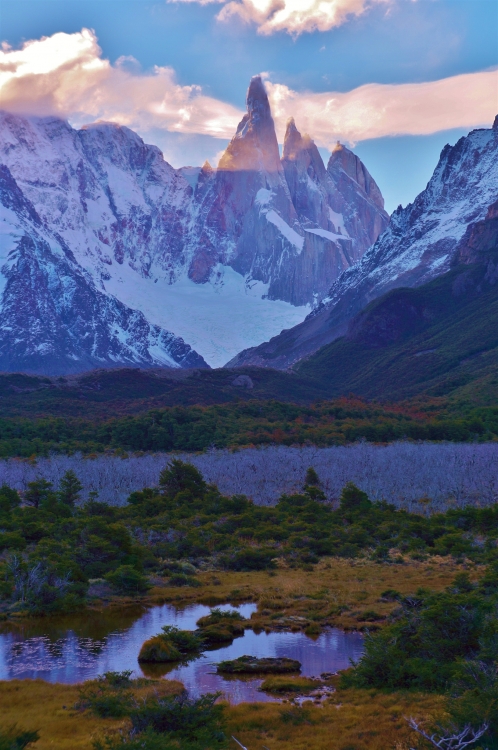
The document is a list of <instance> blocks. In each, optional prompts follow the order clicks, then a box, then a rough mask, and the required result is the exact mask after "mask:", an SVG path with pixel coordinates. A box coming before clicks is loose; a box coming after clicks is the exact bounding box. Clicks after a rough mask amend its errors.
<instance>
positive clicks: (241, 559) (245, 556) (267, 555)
mask: <svg viewBox="0 0 498 750" xmlns="http://www.w3.org/2000/svg"><path fill="white" fill-rule="evenodd" d="M274 557H275V551H274V550H263V549H254V548H252V547H249V548H246V549H241V550H239V551H238V552H235V553H232V554H230V555H224V556H223V557H222V558H221V560H220V562H221V564H222V565H223V567H225V568H227V569H228V570H241V571H249V570H268V569H272V568H275V562H274V560H273V558H274Z"/></svg>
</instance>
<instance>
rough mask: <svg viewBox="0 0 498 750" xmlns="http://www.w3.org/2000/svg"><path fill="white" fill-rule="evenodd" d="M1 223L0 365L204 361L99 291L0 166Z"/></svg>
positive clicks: (49, 370) (61, 369)
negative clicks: (0, 298)
mask: <svg viewBox="0 0 498 750" xmlns="http://www.w3.org/2000/svg"><path fill="white" fill-rule="evenodd" d="M0 227H1V234H0V237H1V239H0V255H1V264H2V265H1V267H0V289H1V292H2V307H1V317H0V369H1V370H6V371H9V370H22V371H25V372H38V373H44V374H60V373H68V372H79V371H82V370H87V369H91V368H94V367H102V366H113V365H115V364H122V363H126V364H129V365H140V366H142V367H147V366H149V367H150V366H157V365H165V366H168V367H206V363H205V362H204V360H203V359H202V357H200V356H199V355H198V354H197V353H196V352H195V351H193V350H192V349H191V347H190V346H188V345H187V344H185V342H184V341H183V340H182V339H181V338H179V337H177V336H175V335H174V334H172V333H170V332H169V331H167V330H164V329H163V328H161V327H159V326H156V325H152V324H151V323H149V322H148V321H147V320H146V318H145V317H144V315H143V314H142V313H140V312H138V311H137V310H132V309H130V308H128V307H126V306H125V305H123V304H122V303H120V302H119V301H118V300H117V299H116V298H114V297H111V296H108V295H106V294H105V293H103V292H102V291H100V290H99V289H98V288H97V287H96V286H95V284H94V283H93V281H92V279H91V277H90V276H89V275H88V274H87V273H86V272H85V271H84V270H83V269H82V268H81V266H80V265H79V264H77V263H76V262H75V259H74V256H73V255H72V253H71V251H70V249H69V248H68V247H67V245H66V244H65V243H64V241H63V240H60V239H58V238H57V237H56V236H55V235H53V234H52V233H51V232H50V231H49V230H48V229H47V227H46V226H45V225H44V223H43V222H42V220H41V218H40V217H39V215H38V214H37V212H36V211H35V209H34V207H33V205H32V204H31V203H30V202H29V201H28V200H27V199H26V197H25V196H24V194H23V192H22V191H21V189H20V188H19V186H18V185H17V184H16V181H15V180H14V179H13V177H12V175H11V174H10V171H9V170H8V168H7V167H5V166H3V165H2V166H0Z"/></svg>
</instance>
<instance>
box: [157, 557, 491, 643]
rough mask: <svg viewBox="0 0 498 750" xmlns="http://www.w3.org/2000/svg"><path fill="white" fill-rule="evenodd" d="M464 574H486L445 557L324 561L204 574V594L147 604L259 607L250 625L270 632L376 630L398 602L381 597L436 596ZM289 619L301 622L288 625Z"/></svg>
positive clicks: (176, 592)
mask: <svg viewBox="0 0 498 750" xmlns="http://www.w3.org/2000/svg"><path fill="white" fill-rule="evenodd" d="M463 570H465V571H467V572H468V573H469V575H470V577H471V578H477V577H479V576H480V575H481V574H482V570H481V568H480V567H479V566H477V565H474V564H473V563H465V564H460V565H457V564H455V562H454V561H453V559H452V558H443V557H433V558H431V559H430V560H428V561H427V562H415V561H412V560H406V561H405V564H403V565H392V564H391V565H386V564H378V563H374V562H371V561H367V560H356V561H355V560H341V559H338V558H324V559H323V560H322V561H321V562H320V563H319V564H318V565H316V566H315V568H314V570H312V571H304V570H301V569H291V568H287V567H279V568H278V569H277V570H275V571H272V572H270V573H268V572H266V571H261V572H251V573H231V572H220V571H217V572H216V575H214V574H213V573H201V574H199V576H198V577H199V579H200V580H201V582H202V584H203V586H202V588H197V589H194V588H193V589H189V588H186V587H183V588H169V587H166V586H164V587H163V586H156V587H155V588H154V589H153V590H152V591H151V595H150V598H149V600H150V601H152V602H156V603H158V602H174V603H175V604H178V605H181V604H187V603H192V602H206V603H209V604H217V603H219V604H221V603H223V602H226V601H231V602H233V603H237V602H240V601H253V602H257V604H258V612H257V613H256V614H255V615H253V617H252V620H251V623H252V624H254V625H255V626H256V627H260V628H262V629H266V630H268V629H271V630H275V629H281V628H291V629H300V628H306V626H307V624H308V625H309V624H310V623H311V624H313V623H317V624H319V625H333V626H335V627H340V628H346V629H362V628H365V627H368V628H369V629H370V630H372V629H374V628H375V627H379V623H380V624H381V623H382V619H383V618H385V617H387V616H388V615H389V613H390V612H391V611H392V610H393V609H394V608H395V607H396V606H397V605H396V603H395V602H384V601H380V599H381V593H382V592H383V591H386V590H387V589H396V590H397V591H400V592H401V593H402V594H409V593H413V592H415V591H416V589H418V588H420V587H424V588H431V589H434V590H436V591H438V590H441V589H443V588H445V587H446V586H448V585H449V584H450V583H451V581H452V580H453V578H454V577H455V575H456V574H457V573H459V572H461V571H463ZM213 581H215V582H213ZM371 611H374V612H375V613H377V615H378V616H379V619H378V620H377V619H374V620H373V621H372V620H369V619H368V618H365V617H364V613H365V612H366V613H368V612H371ZM289 617H298V618H303V621H299V620H295V621H292V620H286V618H289Z"/></svg>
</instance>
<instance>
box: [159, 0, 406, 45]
mask: <svg viewBox="0 0 498 750" xmlns="http://www.w3.org/2000/svg"><path fill="white" fill-rule="evenodd" d="M168 2H198V3H199V4H200V5H207V4H209V3H218V4H223V7H222V9H221V10H220V12H219V13H218V15H217V18H218V20H219V21H224V22H228V21H230V20H231V19H232V18H234V17H237V18H240V19H242V20H243V21H244V22H246V23H254V24H255V25H256V27H257V29H258V32H259V33H260V34H264V35H268V34H274V33H275V32H277V31H285V32H287V33H288V34H291V35H292V36H298V35H299V34H302V33H303V32H306V31H308V32H309V31H328V30H329V29H332V28H334V27H337V26H341V25H342V24H343V23H345V21H347V20H348V18H350V17H352V16H359V15H361V14H362V13H365V11H367V10H368V9H369V8H371V7H372V6H374V5H379V4H384V5H388V4H390V3H391V2H393V0H168Z"/></svg>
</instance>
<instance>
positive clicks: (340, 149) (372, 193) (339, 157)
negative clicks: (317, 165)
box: [327, 141, 384, 209]
mask: <svg viewBox="0 0 498 750" xmlns="http://www.w3.org/2000/svg"><path fill="white" fill-rule="evenodd" d="M340 170H342V171H343V172H344V173H345V174H346V175H348V177H350V178H351V179H352V180H354V182H355V183H357V185H359V187H360V188H361V189H362V190H363V192H364V193H365V194H366V195H367V196H368V197H369V198H370V200H371V201H372V202H373V203H375V205H376V206H378V207H379V208H381V209H383V208H384V198H383V197H382V193H381V192H380V189H379V187H378V185H377V183H376V182H375V180H374V179H373V177H372V175H371V174H370V172H369V171H368V169H367V168H366V167H365V165H364V164H363V162H362V161H361V159H360V158H359V157H358V156H356V154H354V153H353V152H352V151H350V150H349V148H346V146H344V145H343V144H342V143H340V142H339V141H337V145H336V146H335V147H334V149H333V151H332V154H331V156H330V159H329V163H328V164H327V171H328V172H329V174H331V175H333V174H334V173H337V172H338V171H340Z"/></svg>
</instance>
